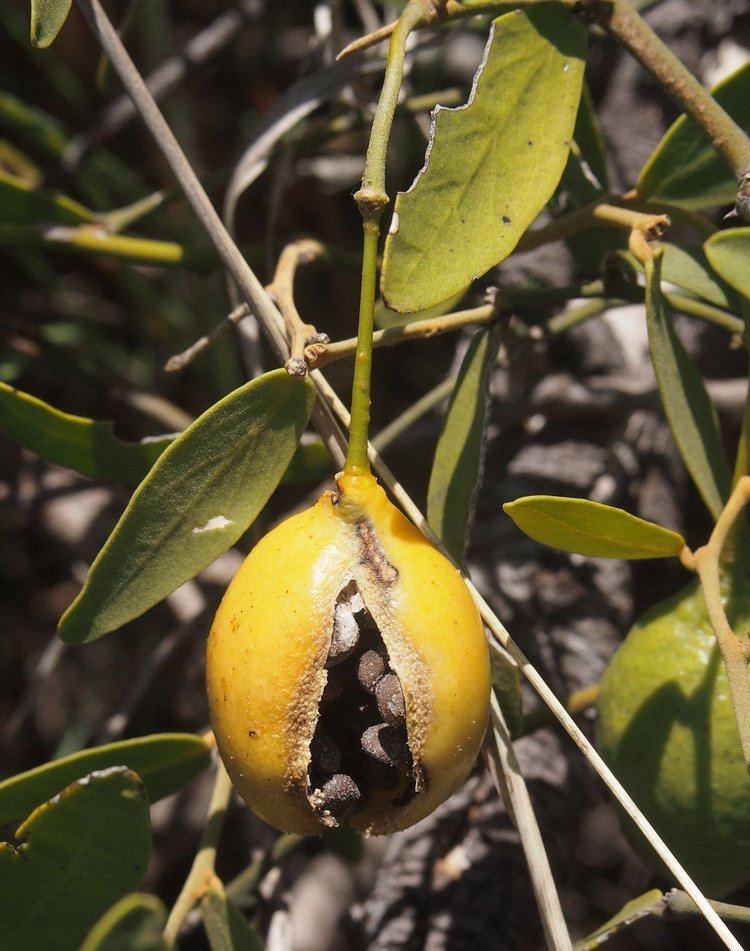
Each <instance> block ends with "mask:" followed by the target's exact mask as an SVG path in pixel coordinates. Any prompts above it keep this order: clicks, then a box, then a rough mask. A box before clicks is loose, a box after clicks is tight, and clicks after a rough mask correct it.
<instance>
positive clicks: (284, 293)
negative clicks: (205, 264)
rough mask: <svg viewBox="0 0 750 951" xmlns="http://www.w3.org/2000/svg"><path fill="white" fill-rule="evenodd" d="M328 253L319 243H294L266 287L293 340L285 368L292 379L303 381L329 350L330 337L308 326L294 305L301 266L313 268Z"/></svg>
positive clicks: (285, 249) (307, 241)
mask: <svg viewBox="0 0 750 951" xmlns="http://www.w3.org/2000/svg"><path fill="white" fill-rule="evenodd" d="M325 253H326V250H325V248H324V247H323V245H322V244H321V243H320V242H319V241H313V240H312V239H310V238H303V239H302V240H300V241H292V243H291V244H288V245H287V246H286V247H285V248H284V250H283V251H282V252H281V255H280V256H279V260H278V263H277V265H276V271H275V273H274V275H273V280H272V281H271V283H270V284H269V285H268V286H267V287H266V290H267V291H268V293H269V294H270V295H271V298H272V299H273V300H274V301H275V302H276V306H277V307H278V308H279V310H280V311H281V316H282V317H283V318H284V324H285V325H286V331H287V336H288V337H289V350H290V356H289V359H288V360H287V361H286V363H285V364H284V367H285V368H286V372H287V373H288V374H289V375H290V376H297V377H302V376H304V375H305V374H306V373H307V367H308V362H310V361H312V360H314V359H315V358H317V357H318V356H319V355H320V354H322V353H324V352H325V350H326V345H327V344H328V342H329V337H328V335H327V334H323V333H318V331H317V330H316V329H315V327H313V325H312V324H306V323H305V322H304V321H303V320H302V318H301V317H300V315H299V311H298V310H297V305H296V304H295V303H294V277H295V274H296V273H297V268H298V267H299V266H300V264H309V263H310V262H311V261H315V260H317V259H318V258H320V257H323V255H324V254H325Z"/></svg>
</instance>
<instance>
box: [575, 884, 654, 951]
mask: <svg viewBox="0 0 750 951" xmlns="http://www.w3.org/2000/svg"><path fill="white" fill-rule="evenodd" d="M662 898H664V894H663V892H660V891H659V889H658V888H652V889H651V891H650V892H646V894H645V895H639V896H638V898H634V899H633V900H632V901H629V902H628V903H627V904H626V905H623V907H622V908H621V909H620V910H619V911H618V912H617V914H616V915H615V916H614V917H613V918H610V919H609V921H606V922H605V923H604V924H603V925H602V926H601V928H597V929H596V931H594V932H593V934H590V935H589V936H588V937H587V938H583V940H581V941H576V943H575V944H574V945H573V951H594V949H595V948H598V947H601V945H603V944H604V943H605V942H606V941H608V940H609V939H610V938H612V937H614V936H615V935H616V934H617V933H618V932H620V931H624V930H625V928H627V927H629V926H630V925H632V924H635V922H636V921H640V919H641V918H648V917H649V915H650V914H651V913H652V911H653V908H654V906H656V905H657V904H658V903H659V902H661V900H662Z"/></svg>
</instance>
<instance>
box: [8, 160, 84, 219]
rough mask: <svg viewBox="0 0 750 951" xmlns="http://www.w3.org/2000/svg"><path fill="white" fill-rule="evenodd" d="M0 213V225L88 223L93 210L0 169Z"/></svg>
mask: <svg viewBox="0 0 750 951" xmlns="http://www.w3.org/2000/svg"><path fill="white" fill-rule="evenodd" d="M0 216H1V218H2V222H3V225H10V224H16V225H28V224H61V225H80V224H90V223H91V222H93V221H94V220H95V216H94V213H93V211H89V209H88V208H85V207H84V206H83V205H81V204H79V203H78V202H77V201H74V199H72V198H68V196H67V195H63V194H61V193H60V192H54V191H47V190H46V189H44V188H36V187H34V186H33V185H32V184H30V183H29V182H28V181H27V180H26V179H24V178H21V177H19V176H18V175H11V174H10V173H9V172H2V171H0Z"/></svg>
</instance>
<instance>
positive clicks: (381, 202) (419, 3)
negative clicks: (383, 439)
mask: <svg viewBox="0 0 750 951" xmlns="http://www.w3.org/2000/svg"><path fill="white" fill-rule="evenodd" d="M431 13H433V11H431V8H430V7H428V5H427V3H426V2H425V0H409V3H408V4H407V6H406V9H405V10H404V12H403V13H402V14H401V16H400V18H399V21H398V23H397V24H396V28H395V30H394V31H393V36H392V37H391V42H390V45H389V47H388V59H387V62H386V68H385V78H384V80H383V88H382V91H381V93H380V99H379V101H378V107H377V110H376V111H375V118H374V119H373V123H372V131H371V133H370V143H369V145H368V148H367V158H366V160H365V170H364V174H363V175H362V187H361V188H360V190H359V191H358V192H357V194H356V195H355V196H354V197H355V200H356V202H357V206H358V207H359V210H360V213H361V215H362V224H363V229H364V241H363V250H362V284H361V289H360V303H359V326H358V328H357V353H356V356H355V358H354V380H353V383H352V407H351V422H350V425H349V449H348V452H347V455H346V465H345V467H344V470H345V472H347V473H349V474H362V473H369V471H370V460H369V458H368V454H367V440H368V433H369V429H370V378H371V375H372V332H373V325H374V317H375V285H376V280H377V267H378V239H379V237H380V216H381V215H382V214H383V210H384V209H385V207H386V205H387V204H388V195H387V194H386V191H385V165H386V153H387V151H388V139H389V137H390V134H391V126H392V125H393V116H394V114H395V112H396V106H397V105H398V95H399V91H400V89H401V80H402V77H403V72H404V57H405V55H406V41H407V39H408V37H409V34H410V33H411V31H412V30H413V29H414V27H416V26H417V25H418V24H420V23H423V22H424V21H425V20H426V19H429V18H430V14H431ZM433 15H434V13H433Z"/></svg>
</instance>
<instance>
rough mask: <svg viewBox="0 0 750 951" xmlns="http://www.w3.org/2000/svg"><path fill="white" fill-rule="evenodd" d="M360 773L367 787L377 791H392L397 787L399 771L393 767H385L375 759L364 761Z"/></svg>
mask: <svg viewBox="0 0 750 951" xmlns="http://www.w3.org/2000/svg"><path fill="white" fill-rule="evenodd" d="M362 773H363V775H364V778H365V781H366V783H367V785H368V786H375V787H376V788H377V789H394V788H395V787H396V786H397V785H398V780H399V771H398V769H397V768H396V767H395V766H386V764H385V763H379V762H378V761H377V760H376V759H366V760H365V761H364V762H363V764H362Z"/></svg>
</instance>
